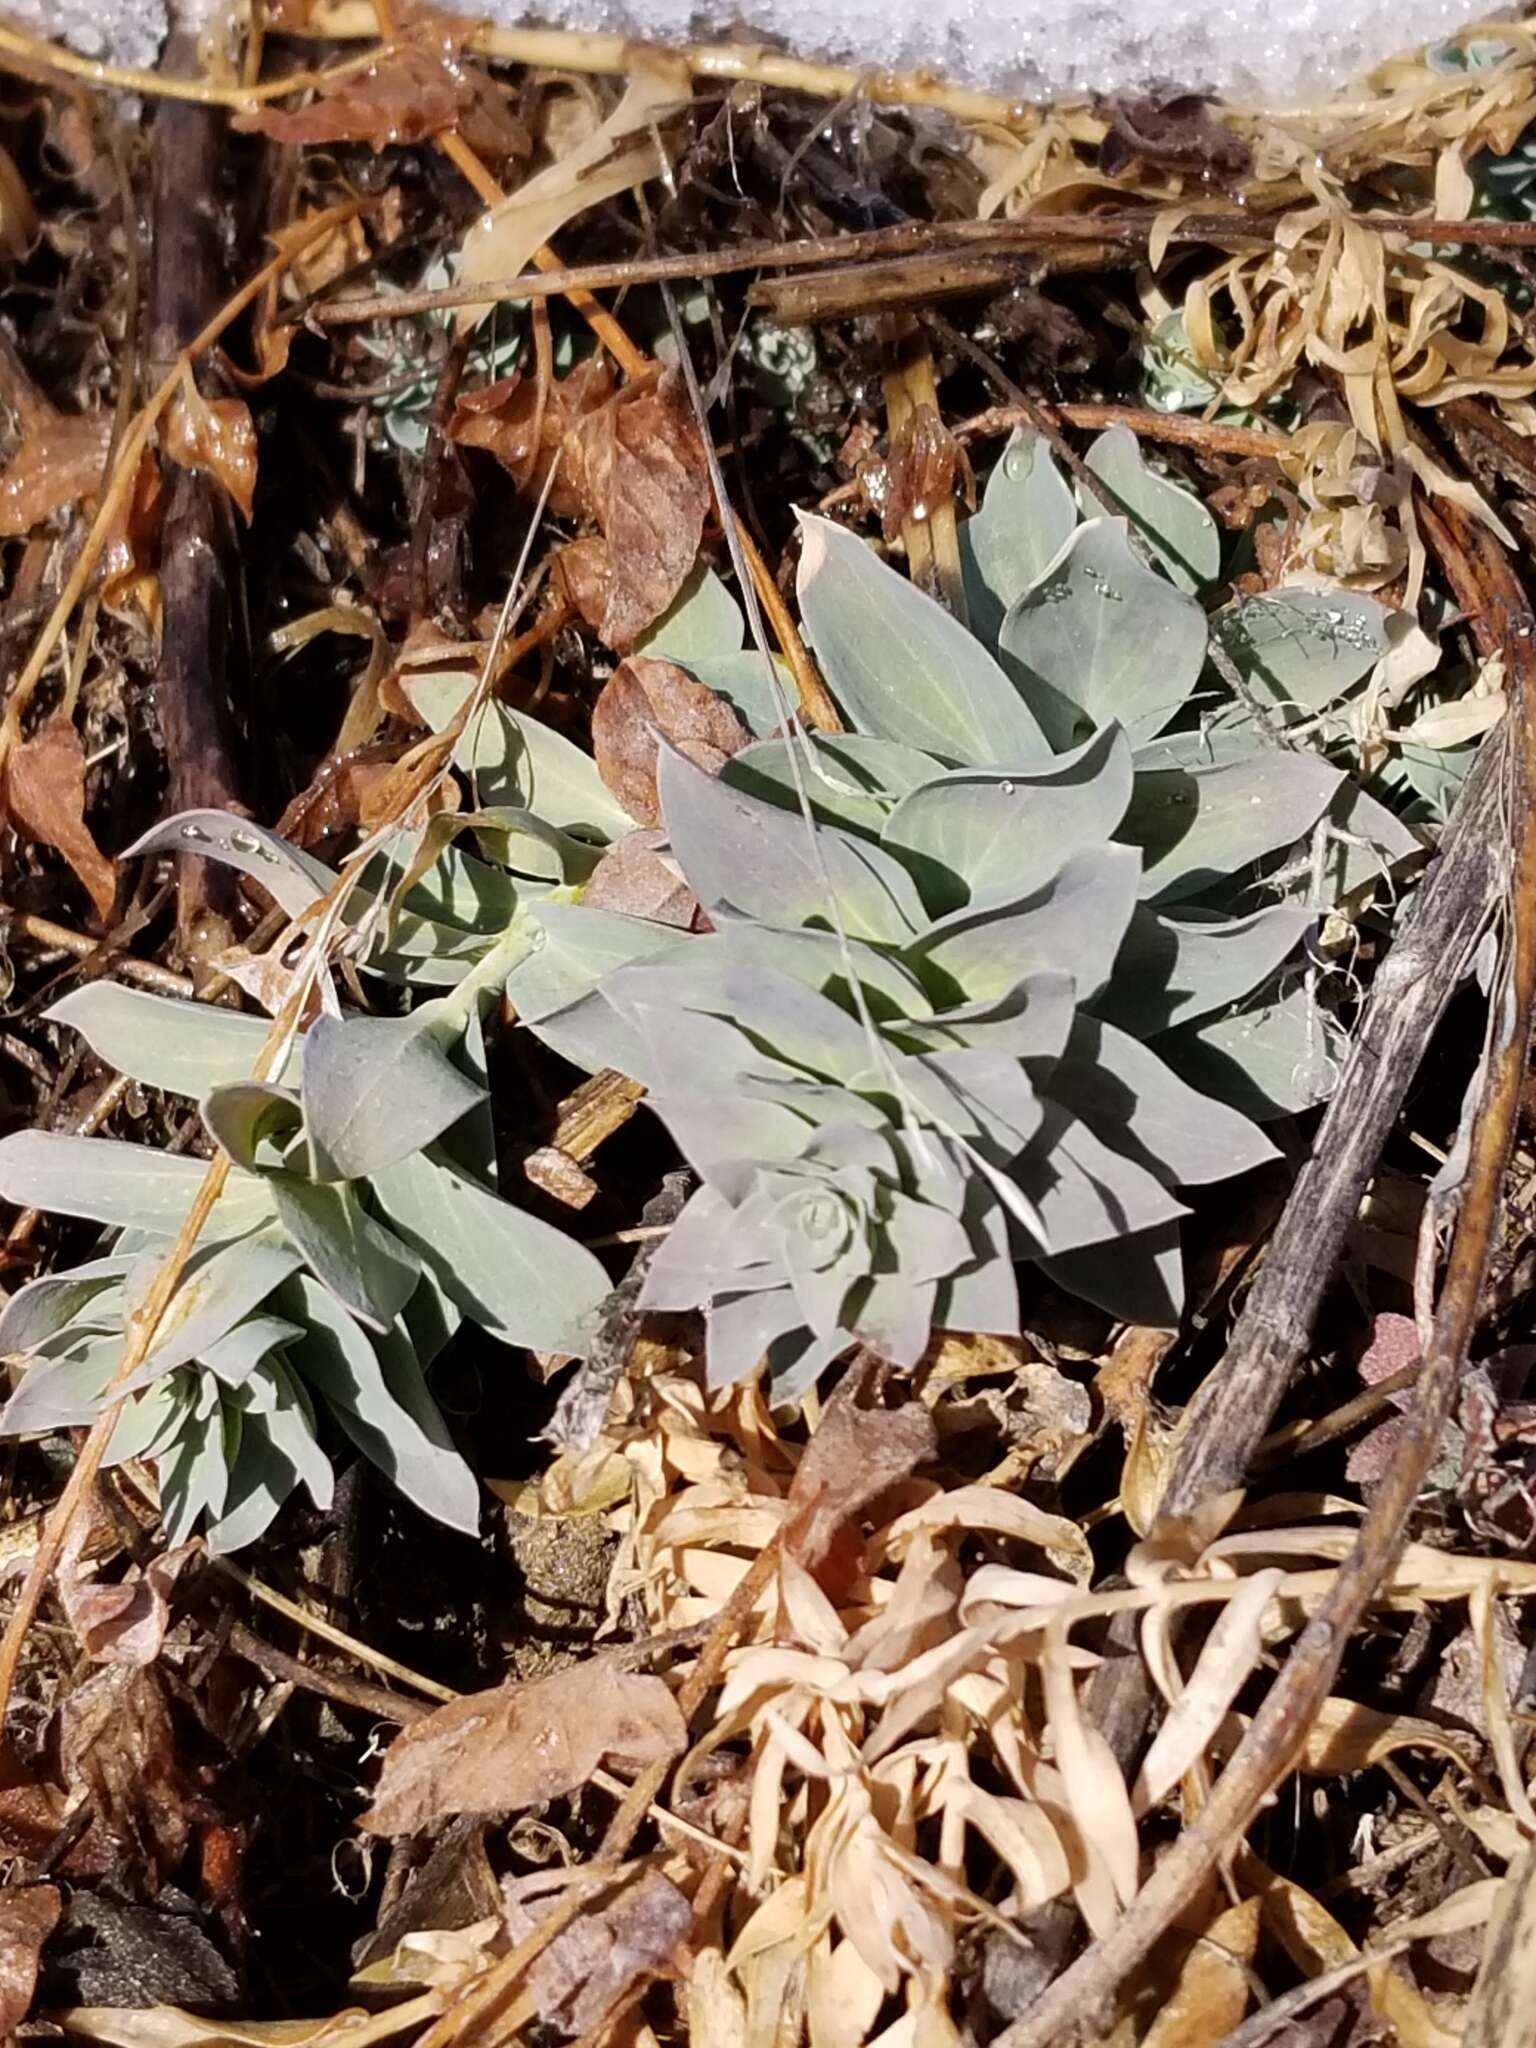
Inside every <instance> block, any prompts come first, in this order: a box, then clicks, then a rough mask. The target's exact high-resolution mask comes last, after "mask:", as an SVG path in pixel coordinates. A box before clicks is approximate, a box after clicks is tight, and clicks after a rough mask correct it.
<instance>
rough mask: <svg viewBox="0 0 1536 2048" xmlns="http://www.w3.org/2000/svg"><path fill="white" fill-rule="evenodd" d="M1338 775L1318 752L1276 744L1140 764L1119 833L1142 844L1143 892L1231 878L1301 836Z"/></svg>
mask: <svg viewBox="0 0 1536 2048" xmlns="http://www.w3.org/2000/svg"><path fill="white" fill-rule="evenodd" d="M1342 781H1343V775H1342V773H1341V771H1340V770H1339V769H1337V768H1335V767H1333V766H1332V765H1331V764H1330V763H1329V762H1327V761H1324V760H1321V759H1320V758H1319V757H1318V756H1317V755H1316V754H1305V753H1295V754H1290V753H1285V752H1283V751H1282V750H1281V749H1280V748H1278V747H1265V748H1263V749H1261V750H1258V751H1256V752H1254V753H1253V754H1252V755H1250V756H1249V757H1248V758H1247V759H1246V760H1243V761H1233V762H1229V763H1228V764H1227V765H1226V766H1224V767H1220V768H1197V769H1189V768H1165V769H1158V770H1143V771H1141V772H1140V773H1138V775H1137V776H1136V784H1135V790H1134V792H1133V794H1132V797H1131V803H1130V809H1129V811H1128V812H1127V813H1126V817H1125V821H1124V823H1123V824H1122V825H1121V827H1120V832H1119V837H1120V838H1121V839H1123V840H1125V841H1127V842H1128V843H1129V844H1130V845H1132V846H1139V847H1140V848H1141V850H1142V859H1143V863H1144V865H1143V868H1142V884H1141V893H1142V896H1143V897H1144V898H1145V899H1146V900H1147V901H1149V902H1152V903H1176V902H1179V901H1180V900H1181V899H1182V898H1185V897H1189V896H1199V895H1201V894H1202V893H1203V892H1205V891H1206V890H1211V889H1216V888H1219V887H1221V886H1223V885H1230V883H1231V882H1232V880H1233V879H1234V878H1235V877H1237V876H1238V875H1240V874H1241V873H1242V871H1243V870H1244V869H1245V868H1247V867H1249V866H1251V865H1252V863H1253V862H1254V861H1257V860H1262V859H1263V858H1264V856H1265V855H1266V854H1270V853H1275V852H1278V851H1279V850H1280V849H1281V848H1283V847H1287V846H1294V845H1295V844H1296V842H1297V841H1298V840H1300V839H1304V838H1305V837H1306V835H1307V834H1308V833H1309V832H1310V831H1311V829H1312V827H1313V826H1314V825H1315V824H1316V823H1317V821H1318V819H1319V818H1320V817H1321V816H1322V815H1323V813H1324V812H1325V811H1326V810H1327V809H1328V806H1329V804H1330V802H1331V801H1332V799H1333V797H1334V795H1335V793H1336V792H1337V791H1338V789H1339V785H1340V783H1341V782H1342Z"/></svg>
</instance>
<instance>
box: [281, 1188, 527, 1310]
mask: <svg viewBox="0 0 1536 2048" xmlns="http://www.w3.org/2000/svg"><path fill="white" fill-rule="evenodd" d="M493 1199H494V1198H493ZM272 1200H273V1203H274V1205H275V1206H276V1209H277V1216H278V1221H279V1222H280V1223H281V1224H282V1226H283V1229H284V1230H285V1231H286V1233H287V1235H288V1238H289V1240H290V1241H291V1243H292V1244H293V1245H294V1246H295V1247H296V1249H297V1250H298V1251H299V1252H300V1253H301V1254H302V1255H303V1259H304V1263H305V1265H306V1266H308V1268H309V1270H310V1271H311V1273H313V1274H314V1276H315V1278H316V1279H317V1280H318V1281H319V1282H320V1283H321V1285H322V1286H323V1287H326V1288H328V1289H329V1290H330V1292H331V1293H332V1294H334V1295H335V1297H336V1299H337V1300H338V1301H339V1302H341V1303H343V1304H344V1305H345V1306H346V1307H347V1308H349V1309H350V1310H351V1311H352V1313H353V1315H355V1316H356V1317H358V1319H359V1320H360V1321H361V1322H365V1323H367V1324H368V1325H369V1326H370V1327H371V1328H373V1329H376V1330H387V1329H388V1328H389V1327H390V1325H391V1324H392V1323H393V1322H394V1320H395V1318H396V1317H397V1316H398V1315H399V1313H400V1311H401V1309H403V1308H404V1307H405V1304H406V1303H407V1301H409V1300H410V1297H411V1293H412V1290H413V1289H414V1288H415V1285H416V1281H417V1279H418V1277H419V1275H420V1270H421V1269H420V1266H419V1265H418V1263H417V1260H416V1257H415V1255H414V1253H413V1252H411V1251H410V1250H409V1248H408V1247H407V1246H405V1245H403V1244H402V1243H401V1242H400V1240H399V1238H397V1237H396V1236H395V1234H394V1232H393V1231H391V1230H386V1229H385V1227H384V1226H383V1224H382V1223H379V1222H377V1221H376V1220H375V1219H374V1218H373V1217H372V1216H370V1215H369V1214H368V1212H367V1210H366V1209H365V1208H364V1207H363V1205H362V1203H361V1202H360V1201H359V1199H358V1197H357V1194H356V1191H355V1190H354V1189H352V1188H351V1187H348V1186H346V1185H342V1186H339V1187H332V1186H325V1185H323V1184H318V1183H316V1182H314V1181H308V1180H301V1179H300V1178H299V1176H298V1175H297V1174H293V1173H275V1174H273V1176H272Z"/></svg>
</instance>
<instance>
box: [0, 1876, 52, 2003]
mask: <svg viewBox="0 0 1536 2048" xmlns="http://www.w3.org/2000/svg"><path fill="white" fill-rule="evenodd" d="M62 1904H63V1901H62V1900H61V1899H60V1897H59V1893H58V1888H57V1886H55V1885H51V1884H14V1885H7V1886H6V1887H5V1889H4V1891H0V2039H5V2040H9V2039H10V2037H11V2035H12V2034H14V2033H15V2031H16V2029H17V2028H18V2027H19V2026H20V2025H21V2023H22V2021H23V2020H24V2019H25V2018H26V2016H27V2014H28V2013H29V2012H30V2011H31V2010H32V1994H33V1993H34V1992H35V1991H36V1989H37V1965H38V1959H39V1957H40V1956H41V1955H42V1952H43V1943H44V1942H45V1941H46V1940H47V1939H48V1937H49V1935H50V1934H52V1932H53V1930H54V1928H55V1927H56V1926H57V1925H58V1923H59V1912H60V1909H61V1907H62Z"/></svg>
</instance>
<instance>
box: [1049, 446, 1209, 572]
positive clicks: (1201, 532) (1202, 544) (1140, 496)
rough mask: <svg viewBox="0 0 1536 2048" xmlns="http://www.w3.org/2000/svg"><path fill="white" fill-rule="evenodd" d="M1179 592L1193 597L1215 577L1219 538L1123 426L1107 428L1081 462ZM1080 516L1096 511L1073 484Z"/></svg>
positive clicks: (1095, 503) (1195, 502) (1187, 493)
mask: <svg viewBox="0 0 1536 2048" xmlns="http://www.w3.org/2000/svg"><path fill="white" fill-rule="evenodd" d="M1084 459H1085V461H1086V463H1087V466H1088V468H1089V469H1091V470H1092V471H1093V473H1094V475H1095V476H1096V477H1097V478H1098V479H1099V481H1100V482H1101V483H1102V484H1104V485H1105V486H1106V488H1107V489H1108V490H1109V492H1110V494H1111V496H1112V497H1113V498H1114V499H1115V501H1116V503H1117V505H1118V507H1119V509H1120V510H1121V511H1122V512H1124V513H1125V515H1126V517H1127V518H1128V519H1129V520H1130V522H1131V524H1132V525H1133V526H1134V527H1135V529H1136V531H1137V532H1138V533H1139V534H1140V535H1141V537H1142V539H1143V541H1144V542H1145V543H1146V545H1147V546H1148V547H1149V548H1150V549H1151V550H1152V552H1153V554H1154V555H1156V557H1157V559H1158V561H1159V562H1161V563H1162V565H1163V568H1164V569H1165V570H1166V571H1167V573H1168V575H1169V576H1170V578H1171V579H1172V580H1173V582H1175V583H1176V584H1177V585H1178V587H1179V588H1180V590H1187V591H1189V592H1190V593H1191V594H1192V595H1198V594H1199V592H1200V591H1201V590H1203V589H1204V588H1205V586H1206V585H1207V584H1209V583H1214V582H1215V580H1216V578H1217V576H1218V575H1219V574H1220V573H1221V536H1220V534H1219V533H1218V532H1217V530H1216V522H1215V520H1214V519H1213V518H1212V517H1211V515H1210V513H1209V512H1207V511H1206V509H1205V507H1204V506H1203V505H1202V504H1201V502H1200V500H1199V499H1198V498H1197V497H1196V496H1195V494H1194V492H1193V491H1191V490H1187V489H1186V488H1185V487H1184V486H1183V485H1182V484H1176V483H1174V482H1173V481H1172V480H1171V479H1170V478H1169V477H1166V476H1163V475H1161V474H1160V473H1159V472H1158V471H1157V470H1155V469H1154V468H1153V467H1152V465H1151V464H1150V463H1149V462H1148V461H1147V458H1146V457H1145V456H1144V455H1143V454H1142V452H1141V444H1140V442H1139V441H1138V440H1137V439H1136V436H1135V435H1134V434H1133V433H1132V432H1131V430H1130V428H1129V427H1109V428H1107V429H1106V431H1105V432H1104V433H1102V434H1100V436H1099V438H1098V439H1097V440H1096V441H1095V442H1094V444H1093V446H1092V447H1091V448H1090V449H1089V450H1088V453H1087V456H1086V457H1085V458H1084ZM1078 502H1079V503H1080V504H1081V506H1082V508H1083V513H1084V515H1085V517H1087V518H1090V519H1091V518H1092V517H1093V516H1094V515H1095V514H1096V513H1097V512H1099V511H1100V510H1101V509H1102V508H1101V505H1100V502H1099V500H1098V498H1097V497H1095V496H1094V495H1093V494H1092V493H1090V492H1089V491H1087V490H1086V489H1084V488H1083V486H1082V485H1081V484H1079V486H1078Z"/></svg>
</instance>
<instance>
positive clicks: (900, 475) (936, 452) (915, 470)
mask: <svg viewBox="0 0 1536 2048" xmlns="http://www.w3.org/2000/svg"><path fill="white" fill-rule="evenodd" d="M871 481H873V480H871ZM957 485H959V487H960V488H961V489H962V490H963V491H964V493H965V496H966V499H967V501H968V502H970V503H972V504H974V502H975V497H976V479H975V477H974V476H973V475H972V473H971V465H970V460H969V458H968V457H967V455H966V452H965V450H964V448H963V447H962V446H961V445H960V443H959V441H957V440H956V438H955V436H954V435H953V434H952V433H951V432H950V430H949V428H948V427H946V426H945V424H944V422H943V420H942V419H940V417H939V415H938V413H937V411H936V410H935V408H934V407H933V406H931V405H926V404H924V405H918V406H914V407H913V408H912V410H911V411H910V412H909V413H908V414H907V416H906V418H905V419H903V420H902V422H901V424H900V426H898V427H897V428H896V430H895V431H894V432H893V434H892V435H891V446H890V453H889V454H888V455H887V457H886V460H885V475H884V479H883V482H882V484H881V486H880V489H879V497H880V524H881V530H882V531H883V533H884V535H885V538H886V540H887V542H891V541H895V540H897V539H898V538H899V537H900V534H901V530H902V528H903V527H904V526H905V525H906V524H907V522H908V521H909V520H915V521H917V522H919V523H921V522H922V521H923V520H925V519H931V518H932V516H933V514H934V513H935V512H936V511H937V510H938V509H939V507H940V506H941V505H947V504H948V503H949V501H950V500H951V499H952V498H953V497H954V495H955V489H956V486H957Z"/></svg>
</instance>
